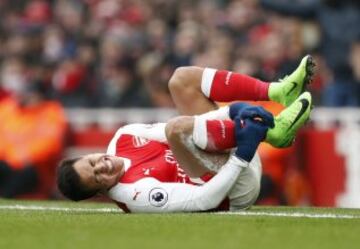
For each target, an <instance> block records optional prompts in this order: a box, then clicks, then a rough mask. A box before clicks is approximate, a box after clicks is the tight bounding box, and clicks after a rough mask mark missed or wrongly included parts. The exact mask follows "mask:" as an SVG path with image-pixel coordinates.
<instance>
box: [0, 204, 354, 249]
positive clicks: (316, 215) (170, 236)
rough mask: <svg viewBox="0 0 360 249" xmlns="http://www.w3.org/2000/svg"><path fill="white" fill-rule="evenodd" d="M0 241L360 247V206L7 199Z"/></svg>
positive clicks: (0, 208)
mask: <svg viewBox="0 0 360 249" xmlns="http://www.w3.org/2000/svg"><path fill="white" fill-rule="evenodd" d="M0 248H4V249H5V248H22V249H23V248H34V249H35V248H36V249H42V248H61V249H65V248H79V249H82V248H84V249H85V248H86V249H89V248H106V249H109V248H116V249H120V248H131V249H137V248H141V249H147V248H156V249H162V248H164V249H165V248H166V249H177V248H179V249H191V248H206V249H211V248H219V249H220V248H225V249H231V248H266V249H270V248H271V249H272V248H301V249H306V248H317V249H322V248H324V249H325V248H327V249H328V248H334V249H335V248H336V249H343V248H346V249H349V248H360V210H355V209H319V208H317V209H315V208H287V207H254V208H252V209H251V210H250V211H245V212H241V213H193V214H123V213H121V212H120V211H119V210H118V209H117V208H116V206H114V205H112V204H99V203H87V202H83V203H70V202H55V201H53V202H27V201H8V200H0Z"/></svg>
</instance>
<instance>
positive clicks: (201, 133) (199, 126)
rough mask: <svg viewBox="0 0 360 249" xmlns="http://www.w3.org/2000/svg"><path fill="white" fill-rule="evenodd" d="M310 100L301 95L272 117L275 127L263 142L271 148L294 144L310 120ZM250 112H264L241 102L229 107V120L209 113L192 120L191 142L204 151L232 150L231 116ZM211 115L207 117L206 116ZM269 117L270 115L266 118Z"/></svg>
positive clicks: (259, 108) (234, 143) (264, 111)
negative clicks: (296, 137)
mask: <svg viewBox="0 0 360 249" xmlns="http://www.w3.org/2000/svg"><path fill="white" fill-rule="evenodd" d="M311 107H312V99H311V95H310V93H309V92H305V93H303V94H301V95H300V96H299V97H298V98H297V99H296V100H295V101H294V102H293V103H292V104H291V105H290V106H289V107H287V108H285V109H284V110H283V111H282V112H281V113H280V114H279V115H277V116H276V117H275V120H274V127H272V128H271V129H269V131H268V132H267V137H266V140H265V141H266V142H267V143H269V144H271V145H272V146H274V147H278V148H283V147H288V146H290V145H291V144H292V142H293V141H294V138H295V136H296V133H297V131H298V130H299V129H300V128H301V127H302V126H303V125H304V124H305V123H306V121H307V120H308V119H309V117H310V112H311ZM245 108H246V109H250V110H251V109H252V110H253V111H254V113H256V112H260V111H261V112H262V113H263V114H264V115H265V114H266V113H267V112H266V110H264V109H263V108H262V107H260V106H249V105H247V104H244V103H235V104H231V105H230V106H229V107H228V108H227V109H224V110H225V111H227V115H228V118H230V119H226V120H223V119H216V118H215V119H214V118H209V116H211V112H210V113H206V114H203V115H199V116H195V117H194V128H193V136H192V137H193V141H194V143H195V144H196V145H197V146H198V147H199V148H201V149H202V150H206V151H219V150H226V149H229V148H233V147H235V145H236V141H235V136H234V126H235V125H234V122H233V121H232V120H233V119H234V117H235V116H236V115H237V114H238V113H240V112H241V111H242V110H244V109H245ZM209 114H210V115H209ZM266 116H267V117H268V118H269V119H270V118H272V115H271V114H270V113H267V115H266Z"/></svg>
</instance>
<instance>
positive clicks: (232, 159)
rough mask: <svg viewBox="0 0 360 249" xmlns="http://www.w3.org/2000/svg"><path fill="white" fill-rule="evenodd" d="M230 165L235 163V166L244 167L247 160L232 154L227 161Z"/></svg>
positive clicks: (247, 163) (246, 165) (246, 164)
mask: <svg viewBox="0 0 360 249" xmlns="http://www.w3.org/2000/svg"><path fill="white" fill-rule="evenodd" d="M228 162H229V163H230V164H232V165H236V166H237V167H241V168H246V167H248V166H249V162H248V161H246V160H245V159H243V158H241V157H239V156H237V155H236V153H235V154H232V155H231V156H230V158H229V161H228Z"/></svg>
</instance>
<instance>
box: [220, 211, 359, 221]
mask: <svg viewBox="0 0 360 249" xmlns="http://www.w3.org/2000/svg"><path fill="white" fill-rule="evenodd" d="M218 214H221V215H241V216H269V217H286V218H312V219H360V215H351V214H330V213H300V212H294V213H289V212H264V211H238V212H219V213H218Z"/></svg>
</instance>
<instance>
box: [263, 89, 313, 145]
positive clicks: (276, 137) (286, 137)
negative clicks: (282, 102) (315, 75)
mask: <svg viewBox="0 0 360 249" xmlns="http://www.w3.org/2000/svg"><path fill="white" fill-rule="evenodd" d="M311 101H312V100H311V94H310V93H309V92H304V93H303V94H301V95H300V96H299V97H298V98H297V99H296V100H295V101H294V103H292V104H291V105H290V106H289V107H287V108H286V109H284V110H283V111H282V112H281V113H280V114H279V115H277V116H276V117H275V120H274V121H275V127H274V128H272V129H269V130H268V132H267V134H266V139H265V142H267V143H269V144H271V145H272V146H274V147H277V148H284V147H289V146H290V145H291V144H292V143H293V141H294V139H295V136H296V132H297V131H298V130H299V129H300V128H301V127H302V126H303V125H304V124H305V123H306V122H307V121H308V120H309V118H310V112H311V109H312V102H311Z"/></svg>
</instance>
